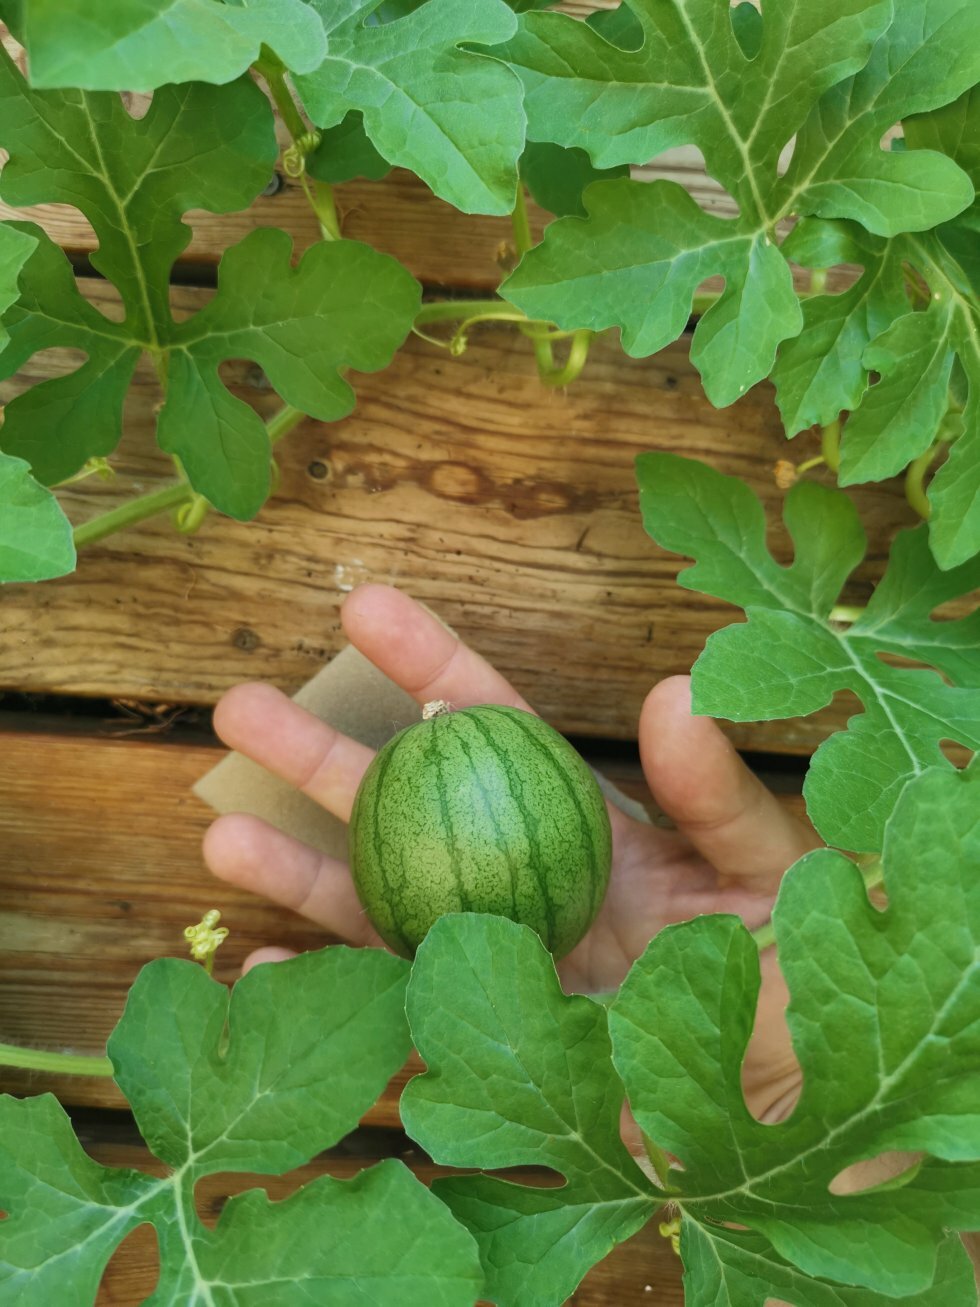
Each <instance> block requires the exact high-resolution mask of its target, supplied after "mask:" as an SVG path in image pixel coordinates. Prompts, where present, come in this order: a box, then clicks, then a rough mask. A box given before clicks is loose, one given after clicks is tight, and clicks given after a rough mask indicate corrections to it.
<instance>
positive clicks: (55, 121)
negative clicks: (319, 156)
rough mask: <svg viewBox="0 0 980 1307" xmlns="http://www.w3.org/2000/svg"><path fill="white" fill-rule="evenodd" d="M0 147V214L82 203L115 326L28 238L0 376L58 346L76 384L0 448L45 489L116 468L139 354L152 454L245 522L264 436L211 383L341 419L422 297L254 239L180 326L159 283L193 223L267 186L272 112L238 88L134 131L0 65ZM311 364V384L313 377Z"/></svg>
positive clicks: (280, 242)
mask: <svg viewBox="0 0 980 1307" xmlns="http://www.w3.org/2000/svg"><path fill="white" fill-rule="evenodd" d="M0 106H2V107H3V117H2V120H0V144H2V145H5V146H6V147H7V148H8V149H9V150H10V153H11V158H10V161H9V162H8V163H7V164H6V166H5V167H4V170H3V177H2V182H0V194H2V196H3V198H4V200H5V201H6V202H7V203H8V204H13V205H17V206H20V205H28V204H38V203H44V202H48V201H54V202H61V203H70V204H74V205H77V207H78V208H80V209H81V211H82V212H83V213H84V214H85V216H86V217H87V218H89V220H90V221H91V223H92V226H93V228H94V230H95V234H96V236H97V237H98V241H99V247H98V250H97V251H96V252H95V253H94V254H93V255H92V262H93V264H94V265H95V267H96V268H97V270H98V271H99V272H101V273H102V274H103V275H104V276H105V277H107V278H108V279H109V280H110V281H111V282H113V283H114V285H115V286H116V288H117V289H118V290H119V292H120V294H121V296H122V300H123V308H124V312H125V316H124V318H123V320H122V321H121V322H117V321H112V320H110V319H108V318H107V317H105V315H104V314H102V313H101V312H99V311H98V310H97V309H95V308H94V307H93V306H92V305H90V304H89V303H88V302H87V301H86V300H85V299H84V298H83V297H82V296H81V294H80V293H79V291H78V288H77V286H76V284H75V280H74V276H73V273H72V270H71V267H70V265H69V263H68V261H67V259H66V257H65V256H64V254H63V253H62V251H61V250H59V249H58V247H57V246H56V245H54V244H53V242H52V241H51V240H50V239H49V238H48V237H46V236H45V235H44V234H43V232H41V230H40V229H39V228H33V227H32V228H28V229H26V230H29V231H30V233H31V234H32V236H33V237H34V238H35V239H36V241H37V248H36V250H35V252H34V254H33V255H32V256H31V258H30V259H29V260H28V262H27V264H26V266H25V268H24V271H23V274H22V277H21V291H22V293H21V298H20V299H19V301H18V302H17V303H16V304H15V305H14V306H13V307H12V308H11V309H9V310H8V312H7V314H6V317H5V321H6V324H7V327H8V330H9V332H10V336H11V342H10V345H9V347H8V349H7V350H6V351H5V352H4V354H3V355H0V377H6V376H9V375H11V374H12V373H13V372H15V371H16V370H17V369H18V368H19V367H21V366H22V365H23V364H24V363H25V362H26V361H27V360H28V359H29V358H31V356H32V355H33V354H35V353H37V352H38V351H40V350H44V349H47V348H49V347H51V346H71V347H75V348H77V349H82V350H84V351H85V353H86V355H87V358H86V361H85V362H84V363H83V364H82V366H81V367H80V368H78V369H77V370H76V371H75V372H72V373H68V374H67V375H65V376H60V377H56V378H54V379H51V380H48V381H44V382H41V383H40V384H38V385H36V386H34V387H33V388H32V389H30V390H28V391H26V392H24V393H23V394H22V395H20V396H18V397H17V398H16V399H14V400H13V401H12V402H11V403H10V404H9V405H8V406H7V410H6V415H5V421H4V426H3V430H2V434H0V446H2V448H3V449H4V450H5V451H6V452H7V453H9V454H12V455H15V456H17V457H20V458H23V459H26V460H27V461H28V462H29V463H30V464H31V466H32V469H33V473H34V475H35V476H36V477H37V479H38V480H39V481H41V482H43V483H45V484H49V485H50V484H53V483H55V482H58V481H61V480H64V479H65V478H67V477H69V476H71V475H73V474H74V473H75V472H77V471H78V469H79V468H80V467H81V466H82V464H83V463H85V461H86V460H87V459H89V458H92V457H101V456H105V455H108V454H110V453H111V452H112V451H113V450H114V449H115V447H116V445H117V443H118V441H119V437H120V434H121V428H122V406H123V401H124V399H125V396H126V392H127V389H128V386H129V383H130V379H131V377H132V374H133V369H134V368H135V366H136V362H137V360H138V358H139V356H140V353H141V352H143V351H146V352H148V353H149V354H150V355H151V357H153V358H154V360H155V361H156V362H157V364H158V371H159V372H160V374H161V376H162V377H163V378H164V384H165V389H166V399H165V403H164V405H163V407H162V411H161V413H160V418H159V426H158V439H159V442H160V444H161V445H162V446H163V448H165V449H167V450H169V451H170V452H173V453H176V454H178V455H179V456H180V459H181V462H182V464H183V467H184V470H185V471H186V473H187V475H188V478H189V480H190V482H191V485H192V486H193V488H194V489H195V490H196V491H197V492H198V493H200V494H202V495H204V496H206V498H207V499H208V500H210V502H211V503H212V504H213V505H214V506H215V507H216V508H218V509H220V510H221V511H223V512H226V513H229V514H230V515H231V516H233V517H237V518H242V519H245V518H249V517H252V516H254V514H255V513H256V512H258V510H259V508H260V507H261V505H262V503H263V501H264V499H265V497H266V495H267V493H268V488H269V438H268V435H267V433H266V430H265V425H264V423H263V422H262V421H261V419H260V418H259V417H258V415H257V414H256V412H255V411H254V410H253V409H252V408H251V407H250V406H249V405H247V404H245V403H244V402H242V401H241V400H239V399H237V398H235V397H233V396H232V395H231V394H230V393H229V392H228V390H227V389H226V387H225V385H224V383H223V382H222V381H221V380H220V379H219V376H218V366H219V365H220V363H221V362H223V361H224V360H225V359H227V358H230V357H237V358H242V357H244V358H249V359H252V360H254V361H256V362H259V363H260V364H261V365H262V366H263V367H264V368H265V369H266V371H267V373H268V375H269V376H270V378H272V380H273V384H274V386H275V387H276V388H277V389H278V390H279V393H280V394H281V395H282V397H283V399H284V400H285V401H286V402H287V403H291V404H293V405H294V407H297V408H301V409H303V410H304V411H306V412H309V413H310V414H311V415H313V416H316V417H319V418H322V419H324V420H332V419H335V418H338V417H342V416H344V415H346V414H347V413H348V412H349V411H350V409H351V408H352V407H353V402H354V397H353V392H352V391H351V389H350V387H349V386H348V385H347V384H346V383H345V382H343V381H342V380H341V379H340V377H339V375H338V374H339V371H340V370H341V369H343V368H346V367H358V368H360V369H362V370H364V371H375V370H377V369H378V368H381V367H384V366H385V365H386V364H387V363H388V362H389V361H390V359H391V357H392V355H393V354H394V352H395V350H396V349H397V348H398V346H399V345H400V344H401V343H402V341H403V340H404V338H405V336H406V335H407V334H408V331H409V329H410V327H411V324H412V321H413V318H414V315H415V312H416V308H417V304H418V296H419V291H418V287H417V285H416V283H415V281H414V280H413V279H412V278H411V277H410V276H409V274H408V273H407V272H406V271H405V270H404V269H403V268H402V267H401V265H400V264H398V263H397V262H396V261H395V260H394V259H392V258H390V257H388V256H386V255H382V254H378V253H376V252H375V251H373V250H370V249H368V248H366V247H364V246H362V245H358V244H356V243H354V242H338V243H337V244H336V246H335V247H334V248H332V249H327V248H318V249H316V250H313V251H310V252H309V253H308V254H307V255H306V257H305V258H304V259H303V260H302V261H301V263H300V265H299V266H298V267H297V268H296V269H295V270H294V269H292V268H291V267H290V254H291V245H290V241H289V238H288V237H287V236H286V235H285V233H282V232H279V231H276V230H259V231H255V232H252V233H250V235H249V236H248V237H246V238H245V240H243V241H242V242H240V244H239V245H238V246H236V247H235V248H234V249H232V250H230V251H228V253H227V254H226V256H225V258H224V259H223V260H222V263H221V266H220V268H219V291H218V295H217V297H216V298H215V300H214V301H213V302H212V303H211V304H209V305H208V307H207V308H206V309H205V310H203V311H202V312H201V313H200V314H198V315H197V317H195V318H192V319H190V320H189V321H187V322H182V323H180V324H178V323H176V322H175V321H174V319H173V316H172V314H171V312H170V303H169V295H170V287H169V278H170V272H171V268H172V266H173V263H174V260H175V259H176V258H177V257H178V256H179V255H180V253H181V252H182V251H183V249H184V248H185V246H186V245H187V242H188V240H189V239H190V235H191V232H190V228H189V227H188V226H187V225H186V224H185V223H184V222H183V221H182V216H183V214H184V213H185V212H186V211H187V210H188V209H190V208H195V207H204V208H207V209H210V210H211V211H213V212H227V211H230V210H233V209H239V208H242V207H244V206H245V205H247V204H248V203H249V201H250V200H251V199H253V198H254V196H255V195H256V194H257V193H258V192H259V191H260V190H261V189H262V187H263V186H264V185H265V184H266V182H267V181H268V178H269V175H270V172H271V170H272V166H273V163H274V161H275V158H276V153H277V146H276V140H275V133H274V130H273V120H272V114H271V111H270V108H269V104H268V102H267V101H266V99H265V97H264V96H263V95H262V93H261V92H260V91H259V89H258V87H257V86H256V85H255V84H254V83H252V82H251V81H250V80H248V79H247V78H245V79H242V80H240V81H237V82H233V83H231V84H230V85H228V86H224V87H212V86H206V85H202V84H199V83H193V84H191V85H187V86H168V87H164V88H162V89H161V90H159V91H158V92H157V93H156V94H155V95H154V97H153V101H152V103H151V105H150V108H149V111H148V112H147V114H146V116H145V117H144V118H142V119H139V120H135V119H133V118H131V117H130V115H129V114H128V113H127V112H126V110H125V108H124V107H123V105H122V102H121V100H120V99H119V98H118V97H117V96H113V95H108V94H94V93H86V92H81V93H77V92H73V93H64V92H61V91H35V90H32V89H30V88H29V87H28V86H27V84H26V83H25V81H24V79H23V78H22V77H21V76H20V74H19V73H18V72H17V70H16V68H15V67H14V65H13V63H12V61H11V60H10V59H9V57H8V56H7V55H6V54H0ZM310 360H312V361H313V364H315V367H314V366H311V363H310Z"/></svg>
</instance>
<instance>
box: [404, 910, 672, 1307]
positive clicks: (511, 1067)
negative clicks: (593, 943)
mask: <svg viewBox="0 0 980 1307" xmlns="http://www.w3.org/2000/svg"><path fill="white" fill-rule="evenodd" d="M515 976H519V977H520V984H519V985H515V984H514V977H515ZM407 1008H408V1016H409V1022H410V1024H411V1028H412V1034H413V1036H414V1039H415V1044H416V1047H417V1048H418V1050H419V1053H420V1054H421V1056H422V1058H423V1059H424V1061H425V1063H426V1066H427V1067H428V1070H427V1072H426V1074H425V1075H422V1076H417V1077H416V1078H415V1079H414V1080H412V1081H410V1082H409V1084H408V1086H407V1087H406V1089H405V1090H404V1092H403V1094H402V1102H401V1111H402V1120H403V1121H404V1123H405V1128H406V1129H407V1130H408V1132H409V1134H411V1135H412V1137H413V1138H414V1139H417V1140H418V1142H419V1143H420V1144H421V1145H422V1146H423V1147H424V1148H425V1149H426V1150H427V1151H428V1152H429V1153H431V1154H432V1156H433V1157H434V1158H435V1159H436V1161H439V1162H443V1163H445V1164H447V1165H453V1166H477V1167H481V1168H485V1169H494V1168H499V1167H505V1166H518V1165H531V1166H545V1167H550V1168H552V1169H553V1170H555V1171H558V1172H560V1173H561V1175H562V1176H563V1178H564V1181H565V1183H564V1185H563V1186H562V1187H561V1188H553V1187H540V1188H539V1187H531V1186H528V1185H520V1184H514V1183H512V1182H510V1181H505V1180H500V1179H496V1178H493V1177H490V1176H466V1177H458V1178H452V1179H448V1180H439V1181H437V1182H436V1184H435V1186H434V1188H435V1190H436V1192H437V1193H438V1194H439V1196H440V1198H442V1200H443V1201H444V1202H445V1203H446V1204H447V1205H448V1207H449V1209H450V1210H451V1211H452V1212H453V1213H454V1215H455V1216H456V1217H457V1218H458V1219H459V1220H461V1221H462V1222H463V1224H464V1225H465V1226H466V1227H467V1228H468V1229H469V1230H470V1231H471V1232H472V1233H473V1235H474V1236H475V1238H476V1240H477V1243H478V1245H479V1247H480V1255H481V1258H482V1261H483V1266H484V1270H485V1273H486V1277H487V1279H486V1289H485V1292H486V1294H487V1296H488V1297H490V1298H492V1299H493V1301H494V1302H497V1303H501V1304H508V1303H513V1304H515V1305H516V1304H520V1305H521V1307H536V1305H537V1304H542V1305H543V1304H546V1303H559V1302H564V1300H565V1299H566V1298H567V1297H568V1296H569V1294H571V1293H572V1292H573V1290H574V1289H575V1286H576V1285H577V1284H578V1282H579V1280H581V1278H582V1276H583V1275H584V1274H585V1272H586V1271H587V1270H588V1268H589V1267H590V1266H592V1265H593V1264H594V1263H595V1262H596V1261H598V1260H599V1259H600V1258H601V1257H604V1256H605V1255H606V1253H608V1252H609V1251H610V1250H611V1249H612V1247H613V1246H614V1245H615V1244H616V1243H617V1242H619V1241H620V1240H622V1239H625V1238H628V1237H629V1235H631V1234H632V1233H633V1232H634V1231H635V1230H637V1229H638V1228H639V1227H640V1226H641V1225H642V1224H643V1223H644V1222H645V1221H646V1220H647V1219H648V1218H649V1216H650V1215H651V1213H652V1212H653V1210H654V1209H655V1208H656V1206H657V1191H656V1189H655V1188H654V1186H653V1185H651V1184H650V1182H649V1181H648V1180H647V1179H646V1177H645V1176H644V1174H643V1173H642V1172H641V1171H640V1170H639V1168H638V1167H637V1166H636V1164H635V1162H634V1161H633V1160H632V1158H631V1157H630V1156H629V1154H628V1152H627V1151H626V1149H625V1148H624V1146H623V1144H622V1142H621V1140H620V1137H619V1115H620V1109H621V1106H622V1102H623V1088H622V1085H621V1084H620V1082H619V1080H618V1078H617V1076H616V1074H615V1072H614V1071H613V1068H612V1065H611V1063H610V1060H609V1038H608V1034H607V1031H606V1015H605V1009H604V1008H602V1007H601V1006H600V1005H599V1004H597V1003H593V1002H592V1001H591V1000H590V999H588V998H584V997H581V996H575V997H569V996H568V995H566V994H563V993H562V991H561V988H560V986H559V983H558V978H557V976H556V974H555V969H554V963H553V961H552V959H551V957H550V955H549V954H548V953H547V952H546V950H545V948H544V946H543V945H542V944H541V941H540V940H539V939H538V937H537V935H536V934H535V933H534V932H533V931H532V930H530V929H528V927H526V926H517V925H515V924H514V923H513V922H510V921H507V920H505V919H503V918H500V917H489V916H481V915H478V914H463V915H449V916H445V917H442V918H441V919H440V920H439V921H438V922H436V924H435V925H434V926H433V927H432V929H431V930H430V931H429V934H428V935H427V936H426V938H425V940H424V941H423V943H422V945H421V946H420V948H419V951H418V955H417V957H416V961H415V965H414V968H413V972H412V979H411V982H410V985H409V991H408V1004H407Z"/></svg>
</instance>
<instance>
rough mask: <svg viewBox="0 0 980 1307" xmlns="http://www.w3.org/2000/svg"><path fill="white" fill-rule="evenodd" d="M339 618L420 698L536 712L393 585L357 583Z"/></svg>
mask: <svg viewBox="0 0 980 1307" xmlns="http://www.w3.org/2000/svg"><path fill="white" fill-rule="evenodd" d="M340 617H341V621H342V623H343V627H344V632H345V633H346V635H347V638H348V639H349V640H350V642H351V644H353V645H354V646H355V647H356V648H357V649H359V650H360V651H361V653H362V654H364V656H365V657H366V658H369V659H370V660H371V662H372V663H374V665H375V667H377V668H379V669H380V670H381V671H382V672H384V673H385V675H386V676H389V677H390V678H391V679H392V680H393V681H395V682H396V683H397V684H398V685H400V686H401V687H402V689H403V690H407V691H408V693H409V694H410V695H411V696H412V697H413V698H414V699H416V700H417V701H418V702H419V703H423V704H424V703H430V702H431V701H432V700H434V699H445V700H446V702H447V703H451V704H452V705H453V706H454V707H455V708H469V707H472V706H473V705H474V704H478V703H501V704H507V705H509V706H510V707H512V708H523V709H524V710H525V711H526V712H533V711H534V710H533V709H532V708H531V706H530V705H529V704H528V703H526V702H525V700H524V699H522V698H521V696H520V695H519V694H518V693H517V691H516V690H515V689H514V687H513V686H512V685H511V684H510V682H509V681H508V680H506V678H505V677H503V676H501V675H500V673H499V672H498V671H495V670H494V668H493V667H491V666H490V664H489V663H488V662H487V660H486V659H485V658H481V657H480V655H479V654H478V653H474V652H473V650H472V649H469V648H467V646H466V645H465V644H463V642H462V640H460V639H459V638H458V637H457V636H455V635H453V633H452V631H450V630H449V629H448V628H447V627H445V626H443V624H442V623H441V622H440V621H439V620H438V618H436V617H434V616H433V615H432V614H431V613H430V612H429V611H428V610H427V609H425V608H423V607H422V606H421V604H417V603H416V602H415V601H414V600H413V599H410V598H409V597H408V595H406V594H403V593H402V592H401V591H400V590H396V589H394V587H393V586H388V585H362V586H358V588H357V589H356V590H352V591H351V593H350V594H349V595H348V596H347V598H346V600H345V601H344V606H343V608H342V609H341V614H340Z"/></svg>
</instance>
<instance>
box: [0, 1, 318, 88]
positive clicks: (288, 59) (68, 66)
mask: <svg viewBox="0 0 980 1307" xmlns="http://www.w3.org/2000/svg"><path fill="white" fill-rule="evenodd" d="M0 16H3V17H5V18H6V20H7V21H8V22H10V23H11V25H12V26H13V27H14V30H15V31H16V32H17V33H18V35H19V36H20V37H21V39H22V41H23V42H24V44H25V46H26V47H27V53H28V58H29V60H30V74H31V82H32V84H33V85H34V86H37V87H80V88H82V89H83V90H91V91H152V90H154V89H155V88H156V87H158V86H163V85H164V84H165V83H168V82H194V81H201V82H217V83H223V82H230V81H233V80H234V79H235V78H236V77H239V76H240V75H241V74H242V73H243V72H245V70H246V69H247V68H248V66H249V64H250V63H252V62H253V61H254V60H255V59H257V58H258V55H259V50H260V48H261V47H262V45H263V44H264V45H267V46H269V47H270V48H271V49H272V50H274V51H275V53H276V54H277V55H278V56H279V58H280V59H281V60H282V62H283V63H284V64H285V65H286V66H287V67H288V68H293V69H295V70H296V71H297V72H307V71H308V70H309V69H311V68H315V67H316V66H317V64H318V63H319V62H320V60H321V59H322V58H323V55H324V52H325V49H326V41H325V38H324V32H323V26H322V24H321V23H320V21H319V20H318V18H317V16H316V14H315V13H314V12H313V11H312V10H311V9H310V8H309V6H308V5H307V4H306V3H305V0H248V3H247V4H245V3H238V0H228V3H224V4H222V3H218V0H98V3H96V4H93V5H91V6H85V7H81V8H80V7H79V5H78V4H77V3H76V0H5V3H3V4H0Z"/></svg>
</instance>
